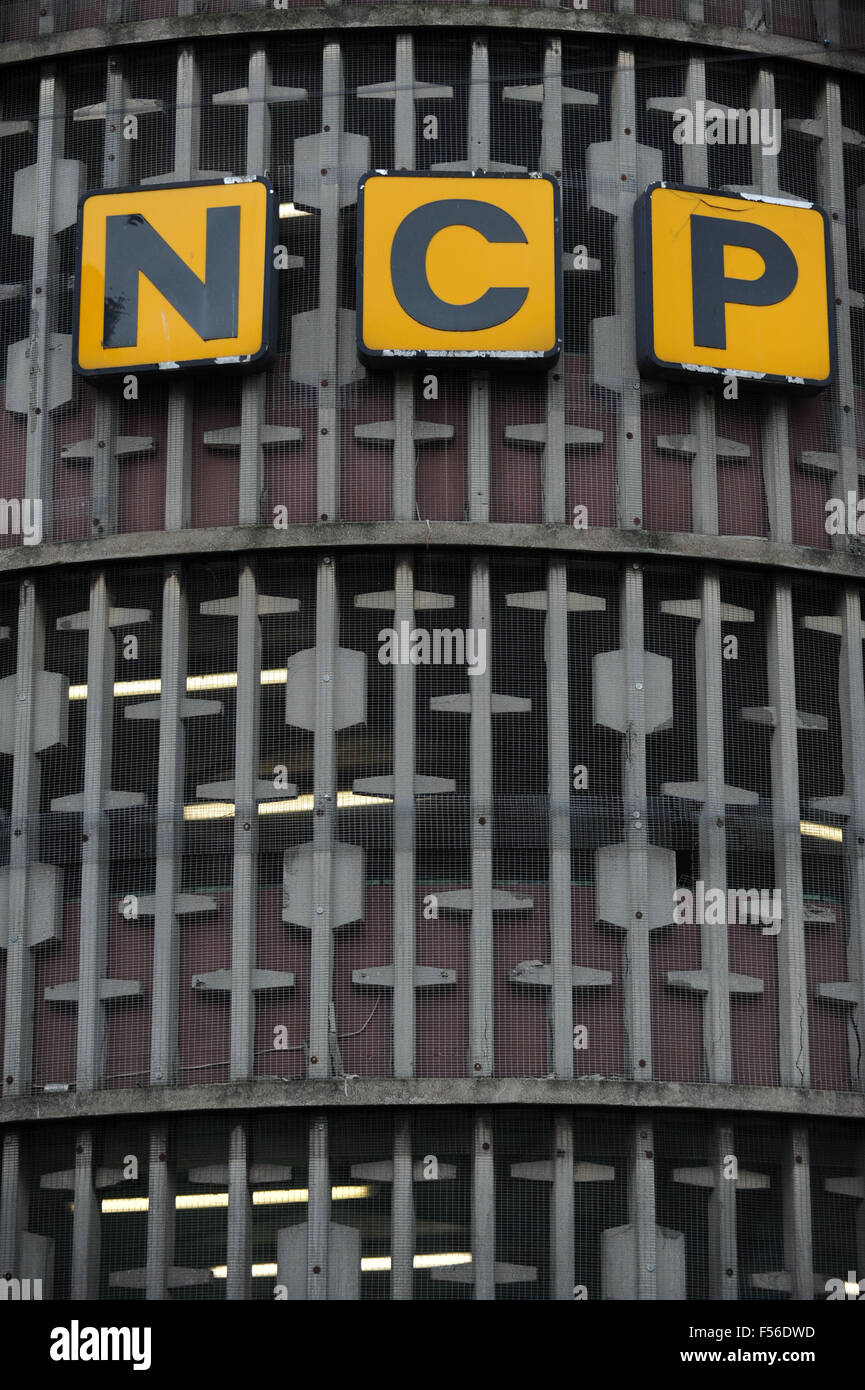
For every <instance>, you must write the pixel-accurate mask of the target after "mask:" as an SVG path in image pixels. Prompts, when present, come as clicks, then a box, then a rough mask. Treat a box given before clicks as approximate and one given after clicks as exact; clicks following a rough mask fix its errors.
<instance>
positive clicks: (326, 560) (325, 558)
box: [322, 516, 330, 565]
mask: <svg viewBox="0 0 865 1390" xmlns="http://www.w3.org/2000/svg"><path fill="white" fill-rule="evenodd" d="M326 519H327V518H326V516H325V517H323V518H322V520H326ZM324 563H325V564H326V565H329V564H330V556H329V555H325V557H324Z"/></svg>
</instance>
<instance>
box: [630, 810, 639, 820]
mask: <svg viewBox="0 0 865 1390" xmlns="http://www.w3.org/2000/svg"><path fill="white" fill-rule="evenodd" d="M631 815H632V816H633V818H634V820H639V819H640V813H639V811H632V812H631Z"/></svg>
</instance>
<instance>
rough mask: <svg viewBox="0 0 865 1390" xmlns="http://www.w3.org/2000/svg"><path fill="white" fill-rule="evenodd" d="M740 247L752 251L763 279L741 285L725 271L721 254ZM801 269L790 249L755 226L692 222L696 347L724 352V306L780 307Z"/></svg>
mask: <svg viewBox="0 0 865 1390" xmlns="http://www.w3.org/2000/svg"><path fill="white" fill-rule="evenodd" d="M727 246H741V247H743V248H744V249H746V250H749V251H756V252H757V255H758V256H760V257H761V258H762V260H763V267H764V268H763V274H762V275H760V276H758V277H757V279H756V280H742V279H737V278H735V277H732V276H728V275H726V274H725V271H724V249H725V247H727ZM798 279H799V267H798V266H797V264H796V258H795V256H794V255H793V252H792V251H791V250H790V247H789V246H788V245H787V243H786V241H784V240H783V239H782V238H781V237H779V236H778V235H777V233H776V232H770V231H769V229H768V228H767V227H759V226H756V225H755V224H753V223H746V222H742V223H735V222H732V221H731V220H730V219H729V218H725V217H703V216H700V215H698V214H696V213H694V214H692V216H691V280H692V292H693V306H694V344H695V346H697V347H707V348H720V349H722V350H723V349H725V348H726V346H727V318H726V309H727V305H728V304H749V305H753V306H755V307H765V306H767V305H769V304H780V303H781V301H782V300H784V299H786V298H787V297H788V296H789V295H790V294H792V292H793V290H794V289H795V288H796V282H797V280H798Z"/></svg>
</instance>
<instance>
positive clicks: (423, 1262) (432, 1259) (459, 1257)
mask: <svg viewBox="0 0 865 1390" xmlns="http://www.w3.org/2000/svg"><path fill="white" fill-rule="evenodd" d="M390 1262H391V1257H390V1255H365V1256H364V1257H363V1259H362V1260H361V1262H360V1268H361V1272H362V1273H363V1274H373V1273H376V1272H378V1271H387V1270H389V1269H390ZM471 1262H472V1257H471V1255H468V1254H465V1253H464V1252H460V1253H458V1254H454V1255H451V1254H448V1253H447V1252H446V1253H445V1254H443V1255H415V1257H414V1259H413V1260H412V1264H413V1265H414V1267H415V1269H442V1268H444V1267H445V1266H446V1265H470V1264H471ZM210 1268H211V1272H212V1274H213V1277H214V1279H227V1278H228V1265H211V1267H210ZM277 1273H278V1266H277V1265H276V1263H270V1262H269V1263H267V1264H257V1265H253V1266H252V1277H253V1279H275V1278H276V1275H277Z"/></svg>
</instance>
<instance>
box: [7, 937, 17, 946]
mask: <svg viewBox="0 0 865 1390" xmlns="http://www.w3.org/2000/svg"><path fill="white" fill-rule="evenodd" d="M9 940H10V941H11V942H12V945H13V946H14V945H15V943H16V941H17V940H18V937H17V936H10V938H9Z"/></svg>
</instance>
